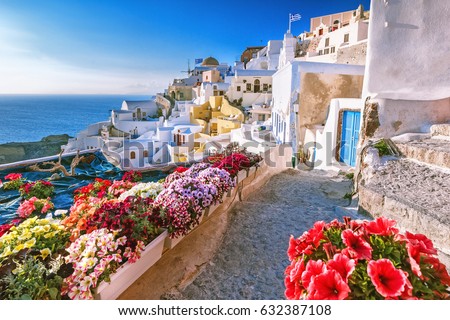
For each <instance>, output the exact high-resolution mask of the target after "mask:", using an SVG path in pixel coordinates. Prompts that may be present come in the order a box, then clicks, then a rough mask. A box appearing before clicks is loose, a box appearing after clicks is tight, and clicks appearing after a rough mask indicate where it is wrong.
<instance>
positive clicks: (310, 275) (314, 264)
mask: <svg viewBox="0 0 450 320" xmlns="http://www.w3.org/2000/svg"><path fill="white" fill-rule="evenodd" d="M326 270H327V267H326V266H325V263H323V261H322V260H317V261H315V260H309V261H308V263H307V264H306V269H305V272H303V274H302V284H303V286H304V287H305V288H308V287H309V284H310V283H311V281H312V280H313V279H314V277H315V276H317V275H319V274H321V273H323V272H325V271H326ZM308 290H309V289H308Z"/></svg>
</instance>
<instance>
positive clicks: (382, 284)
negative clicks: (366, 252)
mask: <svg viewBox="0 0 450 320" xmlns="http://www.w3.org/2000/svg"><path fill="white" fill-rule="evenodd" d="M367 274H368V275H369V277H370V279H371V280H372V283H373V284H374V285H375V289H376V290H377V292H378V293H379V294H381V295H382V296H383V297H385V298H387V297H396V296H399V295H400V294H401V293H402V292H403V289H404V288H405V285H406V276H405V274H404V273H403V271H402V270H399V269H397V268H395V266H394V265H393V264H392V261H391V260H389V259H380V260H376V261H375V260H371V261H370V262H369V264H368V265H367Z"/></svg>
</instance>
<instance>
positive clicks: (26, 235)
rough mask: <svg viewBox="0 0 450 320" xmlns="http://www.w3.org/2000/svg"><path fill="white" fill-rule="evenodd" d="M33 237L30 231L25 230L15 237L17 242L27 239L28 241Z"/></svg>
mask: <svg viewBox="0 0 450 320" xmlns="http://www.w3.org/2000/svg"><path fill="white" fill-rule="evenodd" d="M32 236H33V234H32V233H31V232H30V230H28V229H26V230H24V231H23V233H22V234H21V235H20V236H18V237H17V239H18V240H20V241H24V240H27V239H30V238H31V237H32Z"/></svg>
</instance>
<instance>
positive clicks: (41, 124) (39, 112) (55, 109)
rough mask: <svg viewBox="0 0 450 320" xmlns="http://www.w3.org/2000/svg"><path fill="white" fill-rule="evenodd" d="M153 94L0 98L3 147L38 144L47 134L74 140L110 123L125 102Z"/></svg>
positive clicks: (2, 96)
mask: <svg viewBox="0 0 450 320" xmlns="http://www.w3.org/2000/svg"><path fill="white" fill-rule="evenodd" d="M153 97H154V96H151V95H148V96H146V95H0V144H3V143H7V142H32V141H39V140H41V139H42V138H44V137H46V136H48V135H54V134H64V133H66V134H68V135H69V136H72V137H74V136H75V135H76V134H77V133H78V132H80V131H81V130H84V129H86V127H87V126H88V125H89V124H92V123H96V122H100V121H107V120H108V119H109V116H110V113H111V112H110V111H111V110H112V109H120V108H121V106H122V102H123V100H148V99H151V98H153Z"/></svg>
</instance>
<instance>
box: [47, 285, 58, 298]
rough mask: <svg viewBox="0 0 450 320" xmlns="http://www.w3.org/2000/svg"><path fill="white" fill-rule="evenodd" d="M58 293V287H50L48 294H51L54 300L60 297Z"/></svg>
mask: <svg viewBox="0 0 450 320" xmlns="http://www.w3.org/2000/svg"><path fill="white" fill-rule="evenodd" d="M58 293H59V291H58V289H56V288H49V289H48V294H49V295H50V298H51V299H52V300H56V299H57V298H58Z"/></svg>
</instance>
